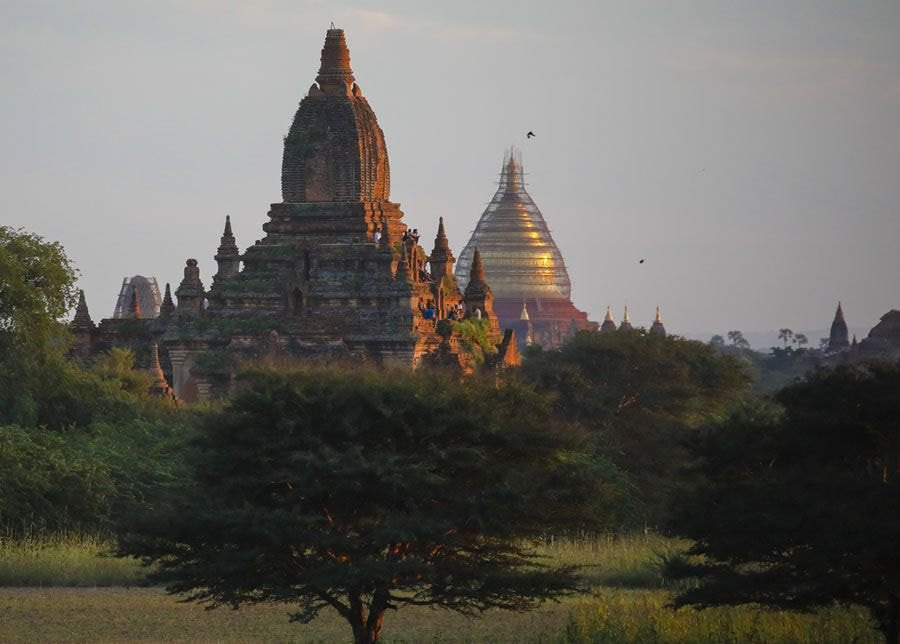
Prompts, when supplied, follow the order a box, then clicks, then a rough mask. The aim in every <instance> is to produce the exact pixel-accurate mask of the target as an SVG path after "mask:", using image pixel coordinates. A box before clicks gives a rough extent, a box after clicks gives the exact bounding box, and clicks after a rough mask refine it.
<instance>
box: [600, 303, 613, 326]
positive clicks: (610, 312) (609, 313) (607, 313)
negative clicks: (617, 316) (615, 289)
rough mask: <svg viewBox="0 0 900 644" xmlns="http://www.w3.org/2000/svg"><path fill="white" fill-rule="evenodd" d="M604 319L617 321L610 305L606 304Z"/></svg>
mask: <svg viewBox="0 0 900 644" xmlns="http://www.w3.org/2000/svg"><path fill="white" fill-rule="evenodd" d="M603 319H604V320H606V321H609V322H614V321H615V320H613V316H612V311H611V310H610V306H609V305H607V306H606V317H605V318H603Z"/></svg>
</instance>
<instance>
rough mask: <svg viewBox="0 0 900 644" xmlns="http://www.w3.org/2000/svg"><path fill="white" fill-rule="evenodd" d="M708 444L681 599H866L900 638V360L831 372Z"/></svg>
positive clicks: (692, 512) (803, 602) (685, 515)
mask: <svg viewBox="0 0 900 644" xmlns="http://www.w3.org/2000/svg"><path fill="white" fill-rule="evenodd" d="M777 400H778V401H779V402H780V403H781V404H782V405H783V408H784V409H783V413H781V414H780V415H779V414H773V413H772V412H771V411H770V410H762V411H760V410H759V409H757V410H754V411H753V413H751V414H746V413H745V414H743V415H740V416H736V417H734V418H732V419H731V421H730V422H729V423H727V424H726V425H725V426H724V427H722V428H719V429H718V430H715V431H710V432H709V433H708V434H707V435H706V436H705V438H704V440H703V441H701V443H700V444H699V446H698V452H699V455H700V456H701V459H702V463H703V467H702V474H703V476H704V479H705V481H706V483H705V484H704V485H703V486H701V487H700V489H698V491H697V492H696V494H695V495H694V496H693V498H692V499H691V500H690V504H689V505H688V506H686V507H685V508H683V509H682V511H681V516H680V521H679V522H678V524H677V525H678V527H679V531H680V532H681V533H682V534H684V535H685V536H688V537H690V538H692V539H695V540H696V544H695V545H694V546H693V548H692V549H691V550H690V553H691V554H693V555H699V556H702V557H703V558H704V559H703V560H702V561H701V562H699V563H698V562H696V561H695V562H692V563H686V562H685V561H677V560H676V561H673V562H671V563H670V573H672V574H673V575H674V576H679V577H698V578H699V584H698V585H695V586H694V587H692V588H690V589H689V590H686V591H684V592H682V593H681V594H680V595H679V596H678V597H677V599H676V600H675V605H677V606H682V605H688V604H690V605H694V606H698V607H705V606H716V605H735V604H743V603H758V604H762V605H766V606H770V607H776V608H788V609H805V608H811V607H815V606H822V605H828V604H830V603H832V602H841V603H846V604H856V605H859V606H863V607H866V608H867V609H868V610H869V611H870V612H871V614H872V616H873V618H874V619H875V621H876V623H877V624H878V626H879V628H880V630H881V632H882V634H883V635H884V637H885V640H886V641H888V642H893V643H897V642H900V549H898V548H897V542H898V539H900V514H898V513H897V511H896V509H897V508H898V507H900V424H898V422H897V419H898V418H900V365H898V364H893V365H870V366H854V367H849V366H845V367H840V368H838V369H836V370H834V371H820V372H817V373H815V374H813V375H811V376H810V377H809V378H808V380H807V381H805V382H801V383H798V384H795V385H792V386H790V387H787V388H785V389H784V390H782V391H781V392H780V393H779V394H778V395H777Z"/></svg>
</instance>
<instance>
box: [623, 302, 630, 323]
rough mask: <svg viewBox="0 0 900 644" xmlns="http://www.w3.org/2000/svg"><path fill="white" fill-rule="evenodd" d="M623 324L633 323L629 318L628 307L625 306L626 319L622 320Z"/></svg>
mask: <svg viewBox="0 0 900 644" xmlns="http://www.w3.org/2000/svg"><path fill="white" fill-rule="evenodd" d="M622 321H623V322H631V319H630V318H629V317H628V305H627V304H626V305H625V317H623V318H622Z"/></svg>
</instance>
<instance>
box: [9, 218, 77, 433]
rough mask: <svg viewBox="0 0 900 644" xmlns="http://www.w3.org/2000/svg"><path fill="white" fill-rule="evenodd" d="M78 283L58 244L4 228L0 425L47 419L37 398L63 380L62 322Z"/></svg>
mask: <svg viewBox="0 0 900 644" xmlns="http://www.w3.org/2000/svg"><path fill="white" fill-rule="evenodd" d="M75 277H76V273H75V269H73V268H72V266H71V264H70V262H69V259H68V258H67V257H66V255H65V252H64V251H63V248H62V246H60V245H59V244H58V243H55V242H53V243H51V242H45V241H44V240H43V239H42V238H40V237H39V236H37V235H34V234H32V233H27V232H24V231H21V230H13V229H12V228H8V227H6V226H0V356H2V359H0V423H4V422H5V423H33V422H39V421H41V420H46V419H47V414H46V413H45V410H44V409H42V400H41V397H40V395H38V392H41V393H44V394H52V387H51V386H50V384H51V382H52V381H53V380H56V379H59V378H60V377H62V376H63V375H64V374H61V371H62V369H61V367H60V364H61V358H62V355H63V353H64V352H65V350H66V348H67V347H68V343H69V341H70V338H69V335H68V332H67V330H66V328H65V326H64V325H63V324H62V323H61V322H59V318H61V317H62V316H63V315H65V314H66V313H67V312H68V311H69V310H70V309H71V308H72V306H73V305H74V304H75V299H76V290H75Z"/></svg>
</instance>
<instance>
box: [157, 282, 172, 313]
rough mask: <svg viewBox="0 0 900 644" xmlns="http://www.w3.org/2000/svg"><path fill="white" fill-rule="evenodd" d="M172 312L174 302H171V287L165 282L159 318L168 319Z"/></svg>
mask: <svg viewBox="0 0 900 644" xmlns="http://www.w3.org/2000/svg"><path fill="white" fill-rule="evenodd" d="M174 310H175V302H173V301H172V287H171V286H169V283H168V282H166V294H165V295H163V301H162V304H161V305H160V307H159V317H161V318H165V317H168V316H169V315H171V313H172V311H174Z"/></svg>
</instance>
